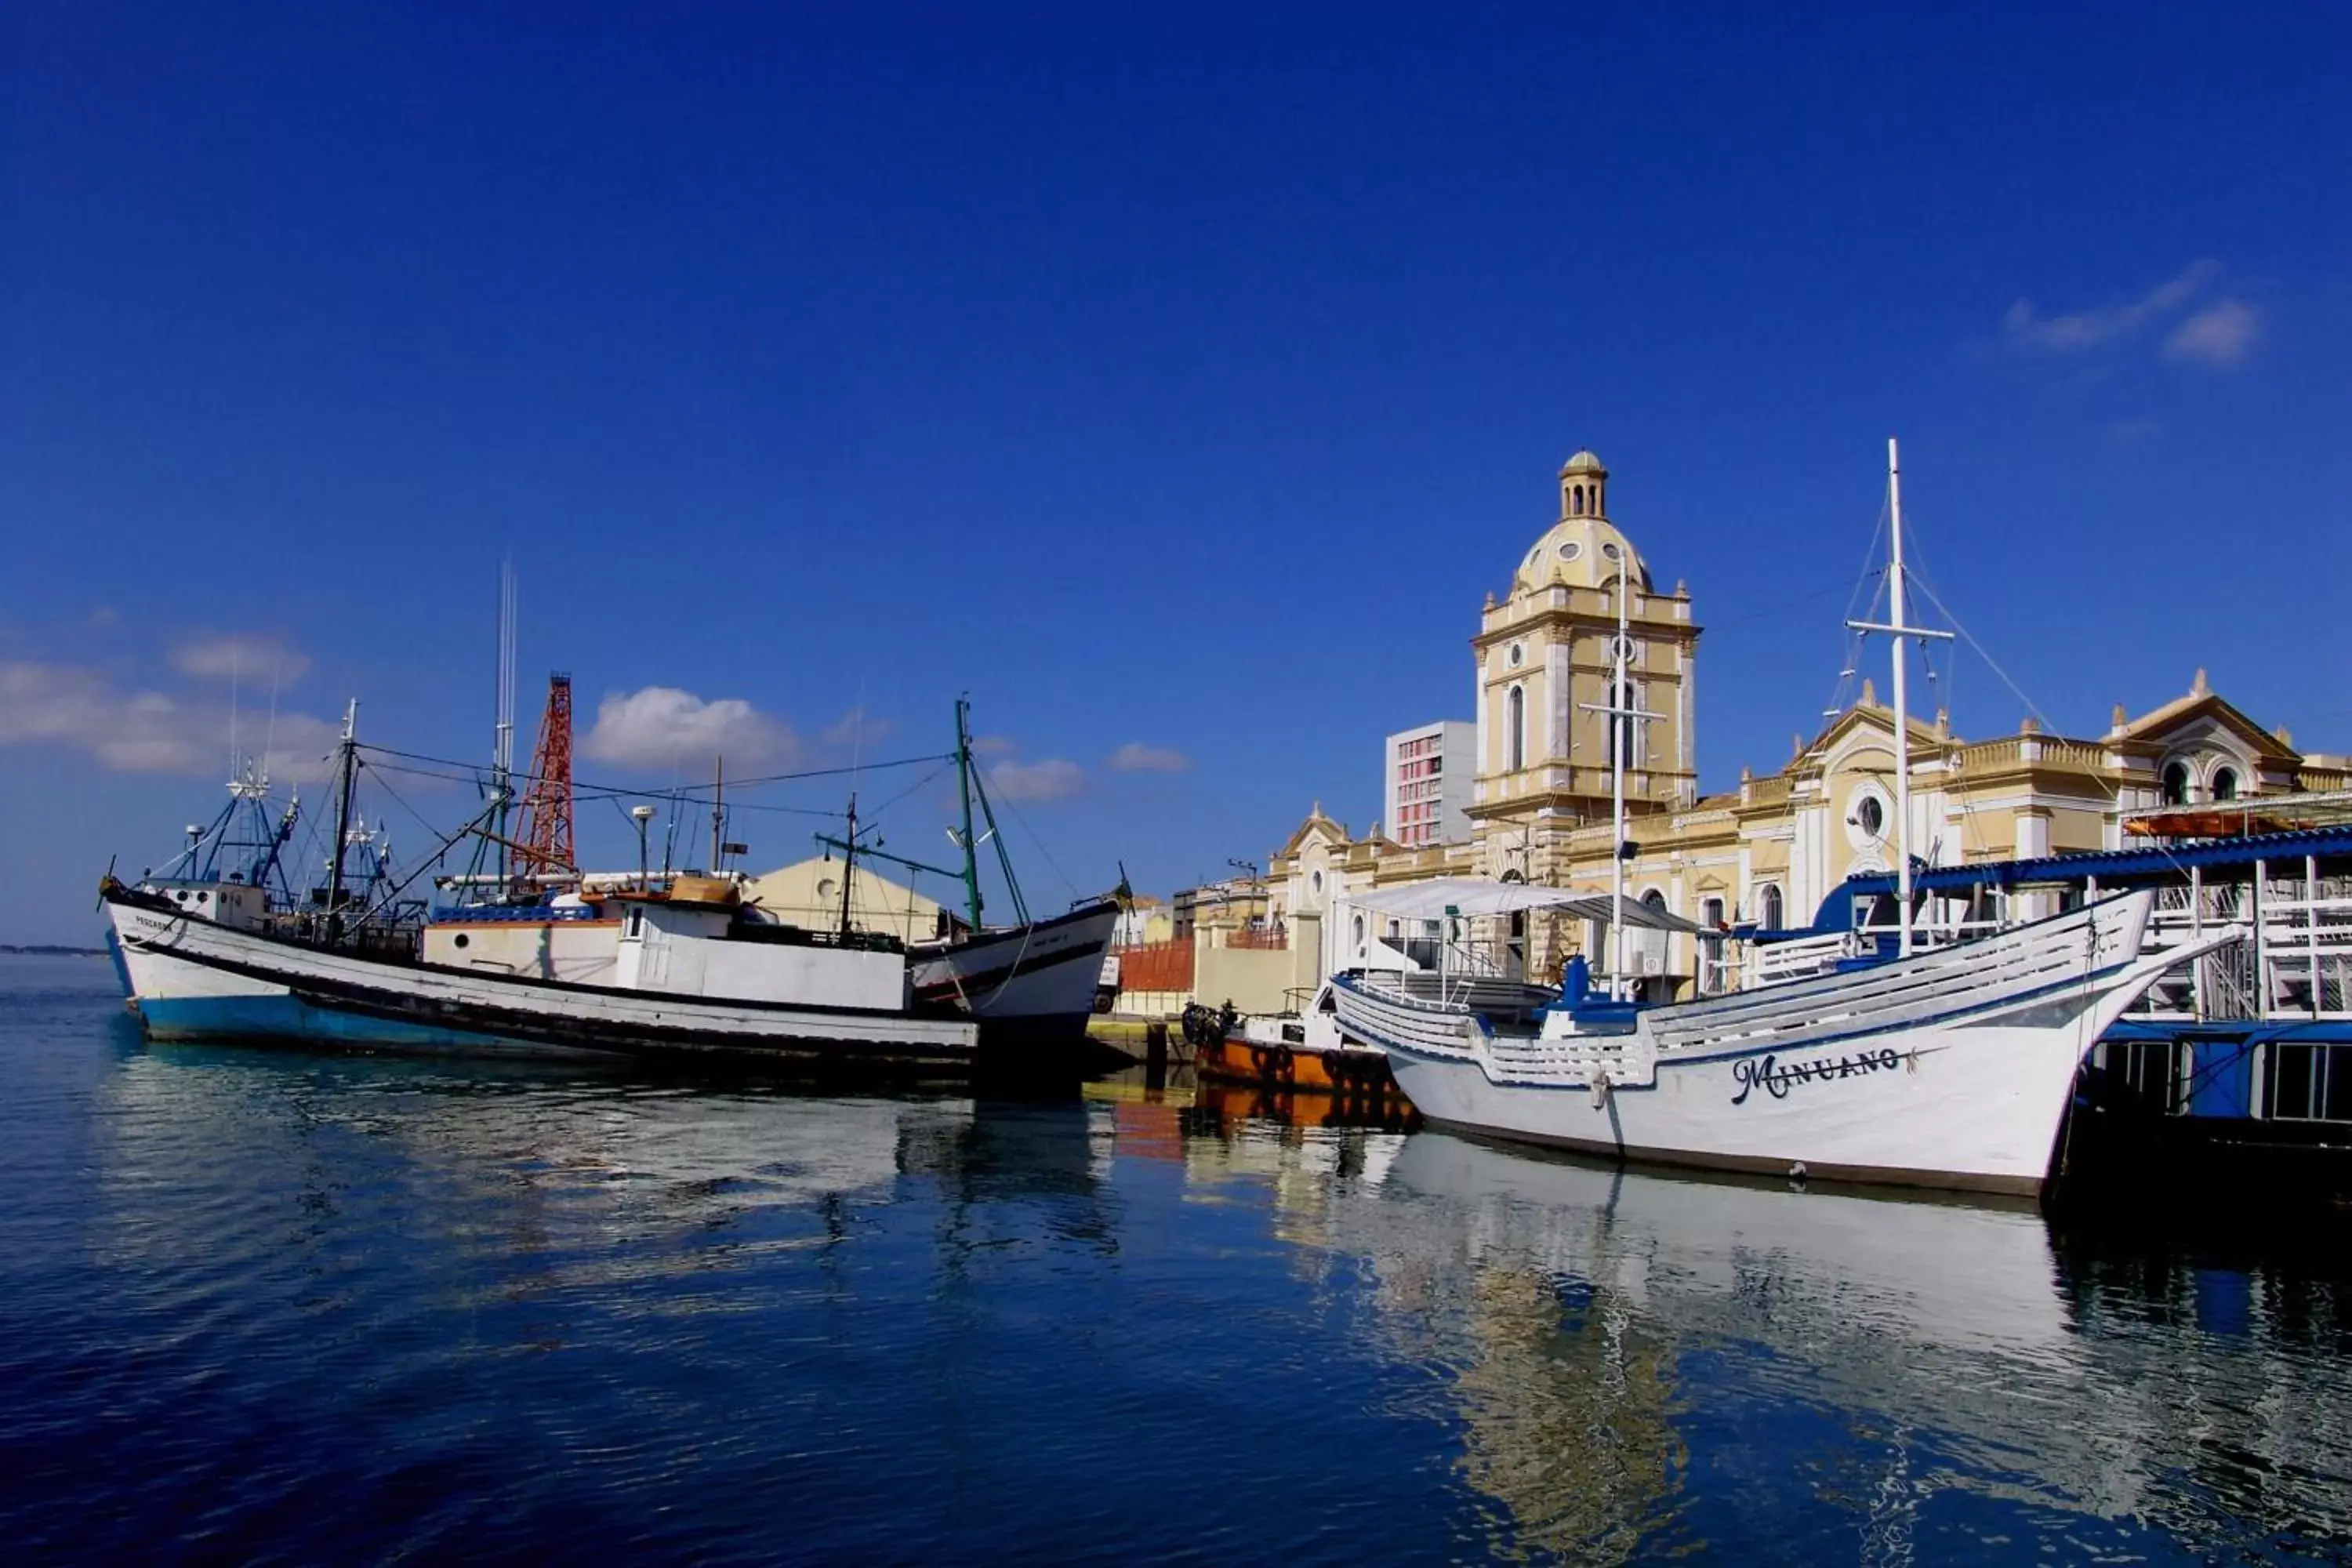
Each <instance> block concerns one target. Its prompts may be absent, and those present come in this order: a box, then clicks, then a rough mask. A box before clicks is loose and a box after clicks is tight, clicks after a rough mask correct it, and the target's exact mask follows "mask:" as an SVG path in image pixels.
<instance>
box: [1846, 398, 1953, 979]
mask: <svg viewBox="0 0 2352 1568" xmlns="http://www.w3.org/2000/svg"><path fill="white" fill-rule="evenodd" d="M1886 519H1887V532H1888V536H1889V538H1890V539H1891V541H1892V544H1891V547H1890V551H1889V559H1888V563H1887V607H1888V608H1889V610H1890V611H1892V613H1893V617H1894V618H1893V619H1892V620H1891V621H1889V622H1888V623H1887V624H1885V625H1884V626H1881V625H1880V624H1878V623H1877V622H1875V621H1848V622H1847V623H1846V625H1848V626H1852V627H1853V628H1854V630H1856V631H1863V632H1885V633H1886V634H1887V636H1888V637H1890V638H1892V639H1893V641H1894V644H1895V903H1896V905H1897V906H1898V908H1897V910H1896V914H1895V918H1896V921H1897V924H1896V927H1895V929H1896V931H1897V932H1898V933H1899V934H1898V935H1897V938H1896V942H1897V943H1898V945H1897V948H1896V951H1897V952H1899V953H1900V954H1901V956H1903V957H1905V958H1908V957H1910V956H1911V704H1910V701H1909V696H1910V693H1909V689H1908V687H1907V685H1906V679H1905V677H1906V671H1907V670H1908V668H1909V666H1910V652H1911V650H1910V649H1909V648H1908V647H1906V646H1905V643H1904V639H1905V638H1906V637H1939V638H1942V639H1945V640H1947V641H1948V640H1949V639H1950V637H1951V635H1952V634H1951V633H1949V632H1931V631H1928V630H1927V629H1926V628H1925V627H1922V626H1912V625H1910V624H1908V620H1907V617H1906V614H1905V612H1906V599H1905V595H1904V581H1903V467H1902V464H1901V462H1900V461H1899V460H1898V459H1897V458H1896V455H1895V437H1892V436H1889V437H1887V438H1886Z"/></svg>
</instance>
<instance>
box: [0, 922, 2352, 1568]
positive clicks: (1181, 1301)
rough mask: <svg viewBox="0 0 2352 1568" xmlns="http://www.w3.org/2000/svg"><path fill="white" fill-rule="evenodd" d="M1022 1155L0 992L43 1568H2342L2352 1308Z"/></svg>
mask: <svg viewBox="0 0 2352 1568" xmlns="http://www.w3.org/2000/svg"><path fill="white" fill-rule="evenodd" d="M1192 1098H1193V1097H1192V1093H1191V1092H1190V1091H1189V1090H1183V1089H1177V1090H1171V1091H1170V1092H1169V1093H1167V1094H1166V1095H1146V1094H1145V1093H1144V1092H1143V1091H1142V1090H1141V1089H1140V1088H1139V1087H1132V1086H1126V1085H1118V1084H1106V1085H1097V1086H1092V1087H1090V1088H1089V1089H1087V1091H1086V1092H1085V1093H1084V1094H1083V1095H1077V1094H1073V1095H1072V1096H1071V1097H1069V1098H1068V1099H1067V1100H1064V1101H1061V1102H1059V1103H1028V1104H1015V1103H996V1102H990V1101H982V1102H977V1103H975V1102H973V1101H971V1100H887V1099H813V1098H807V1097H805V1096H796V1095H792V1094H787V1093H782V1092H775V1091H766V1090H761V1089H756V1088H744V1087H741V1086H734V1087H723V1086H720V1087H714V1086H708V1085H704V1086H697V1085H692V1084H680V1083H677V1082H674V1081H658V1080H652V1079H643V1078H635V1077H630V1076H615V1075H609V1074H597V1073H583V1072H577V1071H569V1070H560V1069H559V1070H550V1069H546V1068H532V1069H529V1070H507V1069H498V1068H488V1069H484V1068H463V1069H459V1068H451V1067H447V1066H444V1065H439V1064H430V1063H420V1062H415V1061H398V1060H384V1059H350V1058H335V1057H328V1056H317V1057H312V1056H303V1055H294V1054H288V1053H284V1052H275V1051H261V1050H251V1051H245V1050H234V1049H197V1048H191V1047H156V1048H152V1049H151V1048H148V1047H145V1046H143V1045H142V1043H141V1042H140V1040H139V1037H138V1035H137V1031H136V1029H135V1027H134V1026H133V1025H132V1023H131V1020H130V1019H129V1018H127V1017H126V1016H123V1014H122V1012H121V1005H120V1002H119V1001H118V999H117V996H116V994H115V987H114V981H113V976H112V973H111V971H110V969H109V968H108V967H107V965H106V964H105V963H103V961H97V960H87V961H85V960H66V959H24V958H0V1541H5V1542H7V1543H8V1548H9V1552H10V1555H11V1556H12V1557H13V1558H14V1559H15V1560H17V1561H25V1560H27V1559H28V1558H32V1557H40V1558H73V1559H79V1560H91V1559H98V1558H107V1559H112V1560H125V1559H152V1558H166V1559H174V1560H236V1561H252V1560H263V1561H271V1560H274V1561H290V1562H303V1563H312V1562H323V1561H352V1560H372V1559H377V1558H382V1557H388V1556H406V1557H411V1558H415V1559H417V1560H421V1561H422V1560H433V1559H441V1558H450V1557H458V1558H467V1559H480V1558H510V1559H526V1558H527V1559H534V1560H583V1559H611V1558H616V1557H624V1556H625V1557H631V1558H636V1559H645V1560H692V1561H695V1562H698V1563H699V1562H716V1561H723V1560H734V1559H748V1560H761V1561H773V1560H825V1561H894V1562H908V1561H915V1560H922V1561H927V1562H928V1561H939V1560H960V1561H971V1560H978V1559H1003V1558H1007V1557H1012V1556H1014V1555H1016V1554H1018V1555H1021V1556H1024V1557H1028V1558H1031V1559H1034V1560H1040V1561H1062V1560H1077V1559H1085V1560H1098V1561H1104V1560H1118V1561H1132V1560H1138V1559H1154V1560H1156V1559H1164V1558H1191V1559H1198V1560H1201V1561H1204V1562H1216V1563H1232V1562H1255V1561H1278V1562H1283V1563H1293V1562H1298V1561H1306V1560H1315V1561H1332V1562H1352V1563H1364V1562H1402V1561H1421V1560H1429V1561H1438V1560H1455V1559H1484V1558H1489V1557H1510V1558H1538V1559H1549V1558H1567V1559H1571V1560H1618V1559H1625V1558H1641V1559H1646V1558H1666V1557H1675V1558H1680V1557H1685V1556H1692V1555H1699V1556H1711V1557H1715V1558H1718V1559H1722V1560H1727V1561H1731V1562H1742V1563H1752V1562H1778V1561H1787V1562H1805V1563H1843V1562H1861V1563H1915V1562H1916V1563H1933V1562H1959V1561H1966V1562H1979V1561H2018V1562H2025V1561H2034V1562H2040V1561H2044V1560H2058V1561H2090V1560H2098V1561H2156V1562H2166V1561H2196V1562H2205V1561H2212V1560H2217V1559H2227V1560H2278V1561H2300V1560H2309V1559H2329V1558H2338V1557H2342V1556H2344V1555H2346V1554H2347V1553H2352V1278H2347V1277H2348V1276H2352V1259H2347V1258H2346V1257H2345V1256H2344V1253H2343V1250H2342V1248H2341V1247H2336V1246H2332V1245H2327V1244H2325V1243H2319V1244H2315V1245H2311V1246H2306V1247H2298V1248H2295V1249H2294V1250H2293V1251H2288V1252H2282V1251H2279V1250H2277V1249H2276V1248H2275V1247H2273V1248H2272V1249H2270V1250H2259V1249H2255V1250H2246V1249H2239V1250H2236V1251H2233V1252H2231V1253H2229V1254H2218V1253H2214V1252H2211V1251H2210V1250H2209V1249H2208V1247H2209V1244H2207V1243H2203V1242H2198V1241H2193V1240H2183V1239H2181V1238H2179V1237H2159V1238H2158V1239H2154V1240H2150V1239H2147V1238H2145V1237H2143V1238H2141V1239H2138V1240H2130V1241H2126V1240H2124V1239H2121V1238H2119V1237H2116V1236H2114V1235H2112V1234H2109V1235H2106V1236H2104V1237H2084V1236H2078V1235H2072V1234H2063V1235H2062V1234H2059V1233H2057V1232H2053V1229H2052V1227H2051V1226H2048V1225H2047V1224H2045V1223H2044V1222H2043V1220H2042V1218H2041V1217H2040V1216H2039V1215H2035V1214H2032V1213H2030V1212H2014V1211H2009V1210H2001V1209H1988V1208H1981V1207H1967V1206H1958V1205H1934V1204H1919V1203H1899V1202H1887V1201H1880V1200H1875V1199H1871V1198H1866V1197H1858V1196H1853V1195H1844V1194H1826V1193H1820V1192H1813V1193H1792V1192H1789V1191H1785V1190H1776V1189H1772V1188H1769V1187H1761V1186H1742V1185H1731V1184H1712V1183H1706V1182H1696V1181H1681V1180H1674V1179H1667V1178H1662V1177H1657V1176H1647V1175H1638V1174H1622V1175H1621V1174H1618V1173H1613V1172H1611V1171H1608V1170H1605V1169H1601V1168H1597V1167H1594V1166H1591V1165H1585V1164H1576V1163H1565V1162H1561V1161H1557V1160H1548V1159H1542V1158H1534V1157H1528V1156H1524V1155H1520V1154H1516V1153H1512V1152H1502V1151H1497V1150H1495V1149H1491V1148H1487V1147H1486V1146H1483V1145H1479V1144H1474V1143H1468V1142H1461V1141H1458V1140H1454V1139H1451V1138H1445V1137H1441V1136H1438V1135H1435V1134H1430V1133H1416V1134H1412V1135H1410V1136H1408V1135H1403V1134H1399V1133H1394V1132H1385V1131H1377V1130H1362V1129H1350V1130H1338V1129H1326V1128H1320V1127H1313V1128H1299V1127H1290V1126H1285V1125H1282V1124H1280V1123H1279V1122H1277V1121H1272V1120H1267V1119H1264V1118H1254V1117H1252V1116H1251V1115H1250V1114H1248V1110H1249V1108H1248V1107H1247V1106H1246V1105H1245V1104H1243V1103H1239V1102H1228V1103H1226V1104H1225V1105H1224V1106H1223V1108H1222V1109H1220V1108H1219V1107H1217V1106H1215V1105H1213V1104H1208V1103H1204V1104H1202V1105H1200V1106H1195V1105H1194V1104H1193V1103H1192Z"/></svg>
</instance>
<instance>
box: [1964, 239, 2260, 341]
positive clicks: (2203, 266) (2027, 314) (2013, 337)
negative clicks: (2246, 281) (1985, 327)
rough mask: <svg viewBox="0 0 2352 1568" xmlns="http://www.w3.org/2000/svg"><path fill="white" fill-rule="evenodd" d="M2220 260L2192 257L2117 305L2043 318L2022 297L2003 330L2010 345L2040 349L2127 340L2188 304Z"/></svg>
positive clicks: (2218, 268) (2216, 273) (2214, 272)
mask: <svg viewBox="0 0 2352 1568" xmlns="http://www.w3.org/2000/svg"><path fill="white" fill-rule="evenodd" d="M2220 276H2221V263H2220V262H2218V261H2215V260H2212V259H2210V258H2207V259H2205V260H2202V261H2192V262H2190V263H2189V265H2188V266H2187V267H2186V268H2182V269H2181V271H2180V272H2179V274H2178V275H2177V276H2175V277H2172V278H2168V279H2165V280H2164V281H2163V282H2161V283H2159V284H2158V285H2157V286H2156V287H2155V288H2153V289H2149V290H2148V291H2147V293H2145V294H2143V295H2141V296H2140V297H2139V298H2138V299H2137V300H2126V301H2124V302H2123V303H2122V304H2119V305H2104V306H2100V307H2097V308H2095V309H2093V310H2074V311H2070V312H2068V313H2066V314H2064V315H2060V316H2045V315H2042V313H2041V312H2040V311H2038V310H2035V309H2034V308H2033V301H2032V300H2018V301H2017V302H2016V303H2015V304H2013V305H2011V306H2010V308H2009V313H2008V314H2007V315H2006V316H2004V317H2002V318H2001V333H2002V335H2003V336H2004V337H2005V338H2007V339H2008V341H2009V343H2010V346H2011V347H2012V348H2016V349H2021V350H2026V351H2030V352H2032V353H2081V352H2083V351H2084V350H2085V349H2094V348H2097V347H2098V346H2099V345H2100V344H2102V343H2106V342H2115V341H2116V340H2118V339H2121V338H2127V337H2130V336H2132V335H2133V334H2134V333H2136V332H2137V331H2140V330H2141V329H2143V328H2145V327H2146V326H2147V325H2148V324H2149V323H2150V322H2151V321H2155V320H2157V319H2158V317H2161V316H2166V315H2169V314H2170V313H2171V312H2173V311H2174V310H2179V309H2180V307H2181V306H2183V305H2186V304H2187V303H2188V302H2189V299H2190V297H2191V296H2193V295H2194V294H2195V293H2196V292H2197V291H2198V290H2199V289H2202V288H2203V287H2204V286H2205V285H2206V284H2208V283H2210V282H2211V281H2212V280H2213V279H2215V278H2218V277H2220Z"/></svg>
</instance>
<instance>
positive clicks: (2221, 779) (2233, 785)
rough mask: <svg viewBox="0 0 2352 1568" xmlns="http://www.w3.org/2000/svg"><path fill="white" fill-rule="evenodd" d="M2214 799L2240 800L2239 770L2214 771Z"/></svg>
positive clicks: (2219, 769)
mask: <svg viewBox="0 0 2352 1568" xmlns="http://www.w3.org/2000/svg"><path fill="white" fill-rule="evenodd" d="M2213 798H2214V799H2215V800H2235V799H2237V798H2238V770H2237V769H2235V768H2215V769H2214V770H2213Z"/></svg>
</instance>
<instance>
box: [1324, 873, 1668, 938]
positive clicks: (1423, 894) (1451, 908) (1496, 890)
mask: <svg viewBox="0 0 2352 1568" xmlns="http://www.w3.org/2000/svg"><path fill="white" fill-rule="evenodd" d="M1348 901H1349V903H1352V904H1354V905H1355V906H1356V907H1357V908H1359V909H1364V910H1372V911H1374V912H1375V913H1378V914H1383V915H1394V916H1396V917H1397V918H1398V919H1399V920H1416V921H1433V920H1440V919H1443V918H1444V917H1445V916H1447V915H1509V914H1517V913H1518V912H1519V911H1520V910H1555V911H1557V912H1559V913H1561V914H1565V915H1571V916H1574V917H1575V918H1577V919H1579V920H1588V921H1600V922H1601V924H1603V925H1606V924H1608V923H1609V921H1610V919H1611V915H1612V904H1613V903H1614V902H1615V900H1612V899H1611V898H1610V896H1609V895H1608V894H1607V893H1593V892H1585V891H1580V890H1579V889H1574V888H1547V887H1542V886H1539V885H1538V884H1536V883H1533V882H1493V881H1488V880H1487V879H1486V878H1484V877H1441V878H1439V879H1436V880H1435V881H1430V882H1407V883H1404V884H1403V885H1402V886H1400V887H1394V888H1375V889H1372V890H1371V891H1370V892H1369V893H1363V894H1356V895H1351V896H1350V897H1349V900H1348ZM1625 924H1626V925H1627V926H1628V927H1632V928H1636V929H1639V930H1643V931H1685V932H1703V931H1706V930H1707V928H1706V927H1705V926H1703V925H1700V924H1698V923H1697V922H1696V921H1686V920H1685V919H1683V917H1682V916H1680V915H1676V914H1670V913H1668V912H1667V911H1666V910H1662V909H1658V908H1656V907H1655V906H1654V905H1651V904H1645V903H1643V901H1642V900H1639V899H1635V898H1628V899H1627V900H1625Z"/></svg>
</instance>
